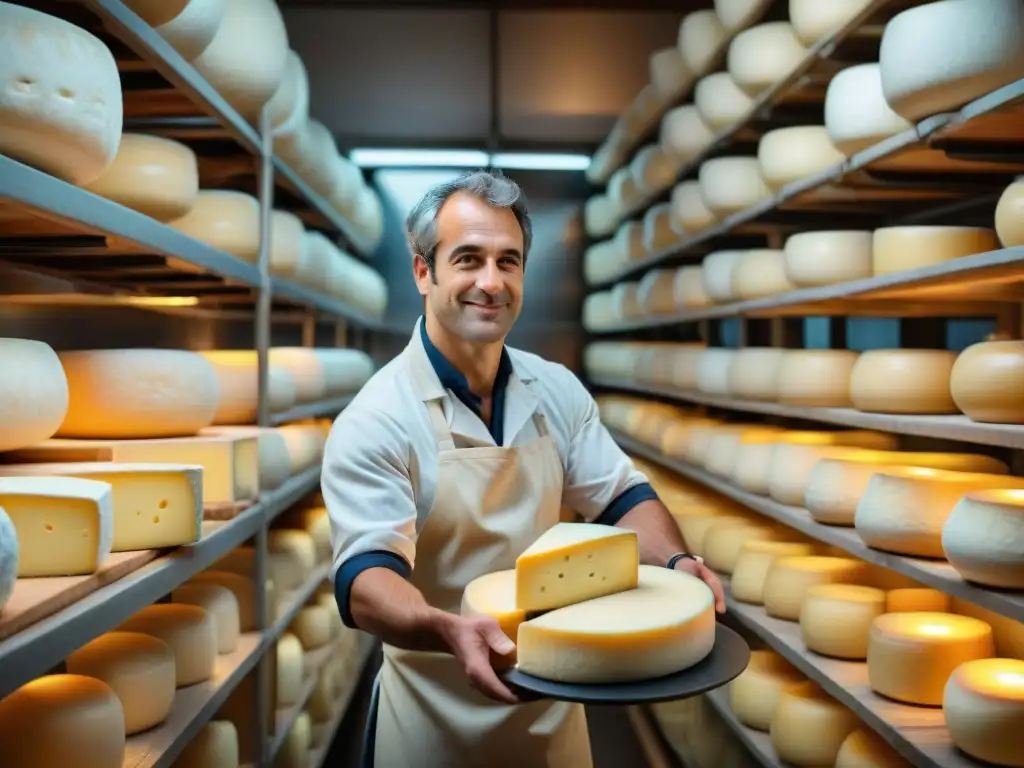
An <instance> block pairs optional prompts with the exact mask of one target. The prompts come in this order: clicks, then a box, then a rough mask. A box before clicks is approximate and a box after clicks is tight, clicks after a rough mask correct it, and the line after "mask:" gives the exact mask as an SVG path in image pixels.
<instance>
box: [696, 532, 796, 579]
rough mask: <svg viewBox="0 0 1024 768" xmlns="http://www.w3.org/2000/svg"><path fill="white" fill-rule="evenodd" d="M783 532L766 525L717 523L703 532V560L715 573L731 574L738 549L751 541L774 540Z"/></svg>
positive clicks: (737, 555) (782, 534)
mask: <svg viewBox="0 0 1024 768" xmlns="http://www.w3.org/2000/svg"><path fill="white" fill-rule="evenodd" d="M784 535H785V534H784V533H782V532H781V531H779V530H778V529H777V528H774V527H772V526H768V525H753V524H747V523H742V524H736V523H719V524H718V525H712V526H711V527H710V528H708V530H707V532H706V533H705V534H704V541H703V551H704V554H703V557H704V562H705V564H706V565H707V566H708V568H710V569H711V570H713V571H715V572H716V573H724V574H732V572H733V570H734V569H735V567H736V561H737V560H738V559H739V556H740V549H741V548H742V547H743V545H744V544H746V543H747V542H751V541H774V540H777V539H780V538H783V537H784Z"/></svg>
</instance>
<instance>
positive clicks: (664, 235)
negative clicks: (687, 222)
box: [641, 203, 678, 285]
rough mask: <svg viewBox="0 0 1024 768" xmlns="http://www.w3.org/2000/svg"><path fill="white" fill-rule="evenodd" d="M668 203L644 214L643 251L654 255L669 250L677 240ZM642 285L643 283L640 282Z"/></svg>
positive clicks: (654, 206)
mask: <svg viewBox="0 0 1024 768" xmlns="http://www.w3.org/2000/svg"><path fill="white" fill-rule="evenodd" d="M677 237H678V236H677V235H676V232H675V230H674V229H672V223H671V208H670V207H669V205H668V203H662V204H659V205H653V206H651V207H650V208H648V209H647V213H645V214H644V251H646V252H647V253H648V254H655V253H658V252H659V251H663V250H665V249H666V248H670V247H671V246H672V245H673V244H674V243H675V242H676V239H677ZM641 285H643V281H641Z"/></svg>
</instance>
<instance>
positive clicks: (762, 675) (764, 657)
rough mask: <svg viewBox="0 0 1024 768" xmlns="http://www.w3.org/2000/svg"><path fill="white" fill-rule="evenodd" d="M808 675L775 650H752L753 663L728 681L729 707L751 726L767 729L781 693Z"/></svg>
mask: <svg viewBox="0 0 1024 768" xmlns="http://www.w3.org/2000/svg"><path fill="white" fill-rule="evenodd" d="M804 680H806V678H805V677H804V676H803V675H802V674H800V672H799V671H797V669H796V668H795V667H794V666H793V665H792V664H790V663H789V662H788V661H786V660H785V659H784V658H782V657H781V656H780V655H779V654H777V653H776V652H775V651H768V650H757V651H751V652H750V663H749V664H747V668H746V669H744V670H743V671H742V672H741V673H740V675H739V677H737V678H736V679H735V680H733V681H732V682H731V683H729V708H730V709H732V711H733V713H734V714H735V715H736V717H737V718H739V721H740V722H741V723H743V724H744V725H745V726H747V727H748V728H753V729H755V730H758V731H766V732H767V731H768V729H769V728H771V724H772V718H773V717H774V716H775V709H776V707H778V704H779V697H780V696H781V695H782V693H783V692H784V691H786V690H788V689H790V688H792V687H793V686H796V685H799V684H800V683H802V682H803V681H804Z"/></svg>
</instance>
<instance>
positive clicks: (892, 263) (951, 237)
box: [871, 226, 999, 275]
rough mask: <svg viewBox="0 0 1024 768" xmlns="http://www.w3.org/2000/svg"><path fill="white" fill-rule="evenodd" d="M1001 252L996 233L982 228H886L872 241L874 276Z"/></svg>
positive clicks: (877, 231)
mask: <svg viewBox="0 0 1024 768" xmlns="http://www.w3.org/2000/svg"><path fill="white" fill-rule="evenodd" d="M998 249H999V241H998V239H997V238H996V233H995V232H993V231H992V230H991V229H985V228H983V227H946V226H915V227H883V228H881V229H876V230H875V234H874V236H873V240H872V254H871V265H872V271H873V272H874V274H875V275H889V274H892V273H893V272H903V271H904V270H908V269H919V268H921V267H927V266H931V265H933V264H941V263H943V262H946V261H952V260H953V259H959V258H962V257H964V256H973V255H975V254H977V253H987V252H989V251H995V250H998Z"/></svg>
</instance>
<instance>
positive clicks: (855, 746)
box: [834, 728, 910, 768]
mask: <svg viewBox="0 0 1024 768" xmlns="http://www.w3.org/2000/svg"><path fill="white" fill-rule="evenodd" d="M834 768H910V763H908V762H907V761H906V760H904V759H903V758H902V757H901V756H900V755H899V753H897V752H896V750H894V749H893V748H892V747H890V746H889V745H888V744H887V743H886V742H884V741H882V739H881V738H880V737H879V736H878V735H876V734H875V732H874V731H869V730H868V729H866V728H858V729H857V730H856V731H854V732H853V733H851V734H850V735H849V736H847V737H846V741H844V742H843V745H842V746H841V747H840V748H839V754H837V755H836V764H835V767H834Z"/></svg>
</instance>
